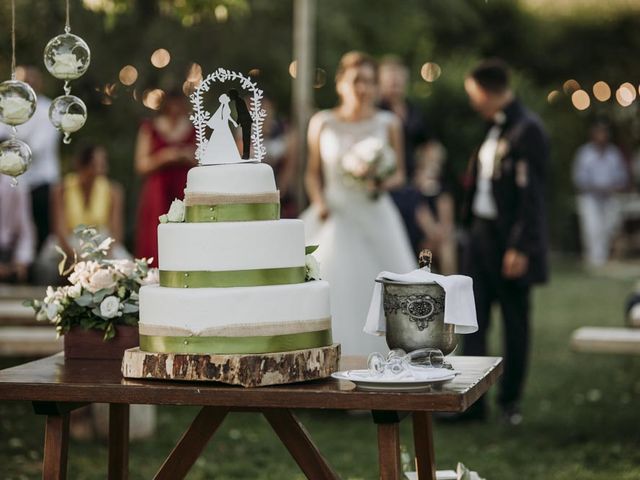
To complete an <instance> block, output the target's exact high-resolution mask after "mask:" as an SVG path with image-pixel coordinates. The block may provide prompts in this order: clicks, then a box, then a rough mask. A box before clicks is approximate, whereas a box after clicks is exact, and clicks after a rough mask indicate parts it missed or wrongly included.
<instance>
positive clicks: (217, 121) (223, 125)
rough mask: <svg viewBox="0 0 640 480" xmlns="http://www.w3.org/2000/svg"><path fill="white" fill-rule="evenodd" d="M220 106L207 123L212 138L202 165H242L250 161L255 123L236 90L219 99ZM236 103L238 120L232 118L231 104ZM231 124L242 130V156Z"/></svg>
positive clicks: (202, 159) (231, 90)
mask: <svg viewBox="0 0 640 480" xmlns="http://www.w3.org/2000/svg"><path fill="white" fill-rule="evenodd" d="M218 101H219V102H220V106H219V107H218V109H217V110H216V111H215V112H214V113H213V115H211V117H210V118H209V120H208V121H207V127H209V128H211V129H212V130H213V131H212V132H211V136H210V137H209V140H208V142H207V145H206V148H205V151H204V155H203V158H201V159H200V161H201V163H202V164H205V165H207V164H219V163H240V162H243V161H244V162H246V161H250V160H249V159H250V154H251V124H252V123H253V121H252V119H251V115H250V114H249V109H248V108H247V104H246V103H245V101H244V99H243V98H242V97H241V96H240V94H239V93H238V91H237V90H236V89H234V88H232V89H230V90H229V91H228V92H227V93H223V94H222V95H220V96H219V97H218ZM232 101H233V102H234V105H235V108H236V118H235V119H234V118H233V117H232V116H231V107H230V105H229V104H230V103H231V102H232ZM229 122H231V124H233V126H234V127H236V128H237V127H238V126H240V128H241V129H242V156H240V151H239V150H238V147H237V145H236V140H235V138H234V135H233V132H232V131H231V128H230V127H229Z"/></svg>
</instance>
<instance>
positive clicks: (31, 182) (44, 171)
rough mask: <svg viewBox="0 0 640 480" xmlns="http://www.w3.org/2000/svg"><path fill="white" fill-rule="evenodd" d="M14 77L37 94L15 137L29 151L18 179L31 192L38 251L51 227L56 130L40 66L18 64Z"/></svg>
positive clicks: (1, 129) (5, 133)
mask: <svg viewBox="0 0 640 480" xmlns="http://www.w3.org/2000/svg"><path fill="white" fill-rule="evenodd" d="M16 78H17V79H18V80H22V81H25V82H27V83H28V84H29V85H31V87H32V88H33V89H34V90H35V92H36V94H37V97H38V101H37V105H36V111H35V113H34V114H33V117H31V118H30V119H29V120H28V121H27V122H26V123H24V124H23V125H20V126H18V134H17V138H19V139H20V140H23V141H25V142H26V143H27V144H28V145H29V147H30V148H31V153H32V163H31V166H30V167H29V170H27V171H26V172H25V173H23V174H22V175H21V176H20V183H21V184H22V185H24V187H25V188H26V189H27V190H28V191H29V193H30V196H31V202H30V203H31V209H32V215H33V220H34V223H35V226H36V251H38V250H40V248H41V247H42V244H43V243H44V241H45V239H46V238H47V237H48V236H49V234H50V233H51V231H52V225H51V214H50V209H49V198H50V195H51V189H52V188H53V186H54V185H55V184H57V183H58V182H59V181H60V158H59V149H60V132H58V130H56V129H55V128H54V126H53V125H51V122H50V121H49V107H50V106H51V100H50V99H49V98H48V97H46V96H45V95H44V94H43V93H42V73H41V72H40V70H38V69H37V68H36V67H32V66H26V67H18V68H17V69H16ZM10 134H11V130H10V127H8V126H6V125H4V124H0V138H8V137H9V136H10Z"/></svg>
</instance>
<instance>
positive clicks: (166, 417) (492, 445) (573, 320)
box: [0, 262, 640, 480]
mask: <svg viewBox="0 0 640 480" xmlns="http://www.w3.org/2000/svg"><path fill="white" fill-rule="evenodd" d="M633 283H634V282H633V279H628V280H622V279H611V278H604V277H594V276H587V275H586V274H584V273H582V272H581V271H580V270H579V269H578V268H577V267H576V266H575V265H573V264H572V263H570V262H561V263H559V264H558V263H556V266H555V268H554V275H553V281H552V283H550V284H549V285H548V286H545V287H542V288H539V289H538V290H537V291H536V292H535V295H534V314H533V317H534V321H533V329H534V339H533V357H532V362H531V370H530V376H529V382H528V388H527V392H526V399H525V402H524V405H523V407H524V414H525V422H524V424H523V425H521V426H520V427H518V428H508V427H505V426H503V425H501V424H500V423H499V422H498V418H497V413H496V412H494V417H493V418H492V420H491V421H489V422H487V423H483V424H470V425H447V424H441V423H437V424H436V429H435V442H436V457H437V461H438V468H454V467H455V464H456V462H457V461H463V462H464V463H466V464H467V465H468V466H470V467H472V468H473V469H476V470H478V471H479V472H480V473H481V474H483V475H484V476H485V477H487V479H489V480H501V479H503V480H517V479H525V480H529V479H541V480H542V479H545V480H546V479H553V480H575V479H579V480H596V479H598V480H614V479H615V480H632V479H640V358H626V357H615V356H606V355H598V356H588V355H585V354H576V353H572V352H570V351H569V350H568V341H569V336H570V334H571V332H572V331H573V330H574V329H575V328H577V327H579V326H583V325H611V326H617V325H622V323H623V305H624V300H625V297H626V295H627V294H628V292H629V291H630V289H631V288H632V285H633ZM492 335H493V341H494V345H495V346H496V348H494V352H495V354H499V349H498V348H497V346H498V344H499V338H500V328H499V322H495V326H494V330H493V332H492ZM13 363H15V361H14V362H13ZM3 366H8V363H7V362H4V364H3ZM492 393H493V392H492ZM195 413H196V410H195V409H193V408H187V407H162V408H160V409H159V419H158V422H159V424H158V433H157V435H156V436H154V438H153V439H151V440H149V441H145V442H137V443H133V444H132V446H131V454H130V470H131V477H130V478H132V479H148V478H152V477H153V474H154V473H155V471H156V470H157V468H158V467H159V466H160V463H161V461H162V459H163V457H164V456H165V455H166V454H167V453H168V452H169V451H170V450H171V448H172V447H173V445H174V443H175V441H176V440H177V439H178V438H179V436H180V434H181V433H182V432H183V430H184V429H185V428H186V426H187V425H188V424H189V422H190V421H191V419H192V418H193V416H194V415H195ZM299 417H300V419H301V420H302V422H303V423H304V424H305V425H306V427H307V428H308V430H309V431H310V433H311V434H312V436H313V438H314V439H315V441H316V443H317V445H318V446H319V448H320V450H321V451H322V452H323V453H324V454H325V455H326V457H327V458H328V459H329V461H330V462H331V463H332V465H333V466H334V468H335V469H336V470H337V472H338V473H339V474H340V475H341V476H342V477H343V478H345V479H374V478H376V477H377V457H376V431H375V427H374V425H373V422H371V420H370V419H369V418H368V417H367V416H350V415H346V414H343V413H339V412H313V413H310V412H300V414H299ZM43 433H44V425H43V419H42V418H39V417H36V416H35V415H33V414H32V411H31V408H30V405H29V404H27V403H17V402H12V403H7V402H5V403H0V465H1V466H0V478H2V479H36V478H40V475H41V472H40V468H41V463H40V462H41V460H42V441H43ZM402 437H403V443H404V444H405V445H406V446H407V447H408V448H409V450H411V429H410V425H409V423H408V422H406V423H404V424H403V425H402ZM106 459H107V450H106V447H105V445H104V444H103V443H100V442H95V443H88V444H82V443H78V442H72V444H71V448H70V464H69V478H70V479H74V480H76V479H77V480H81V479H103V478H106ZM188 478H189V479H194V480H195V479H211V478H215V479H221V480H222V479H256V480H257V479H269V480H271V479H274V480H280V479H283V480H284V479H302V478H304V477H303V475H302V474H301V473H300V472H299V470H298V468H297V466H296V464H295V463H294V462H293V460H291V458H290V457H289V455H288V453H287V452H286V450H285V449H284V447H282V446H281V445H280V443H279V441H278V440H277V437H276V436H275V434H274V433H273V432H272V431H271V430H270V427H269V426H268V424H267V423H266V421H265V420H263V419H262V418H261V417H260V416H258V415H254V414H233V415H231V416H230V417H229V418H228V419H227V420H226V421H225V423H224V424H223V426H222V428H221V429H220V430H219V431H218V433H217V434H216V436H214V438H213V440H212V441H211V443H210V444H209V445H208V446H207V449H206V451H205V453H204V455H203V456H202V457H201V458H200V460H199V461H198V462H197V463H196V465H195V466H194V468H193V469H192V471H191V473H190V475H189V476H188Z"/></svg>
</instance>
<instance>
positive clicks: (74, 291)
mask: <svg viewBox="0 0 640 480" xmlns="http://www.w3.org/2000/svg"><path fill="white" fill-rule="evenodd" d="M74 234H75V235H76V236H77V237H78V240H79V244H80V248H79V250H80V252H79V253H78V252H75V251H74V258H73V261H72V262H71V264H70V265H69V266H68V267H67V268H65V267H66V264H67V260H68V257H67V255H66V254H65V253H64V252H63V251H62V249H59V248H58V250H59V252H60V253H61V255H62V257H63V258H62V261H61V262H60V264H59V266H58V269H59V271H60V275H63V276H68V280H69V285H64V286H61V287H57V288H53V287H51V286H49V287H47V292H46V296H45V298H44V299H43V300H37V299H36V300H30V301H28V302H26V303H25V304H26V305H28V306H31V307H33V309H34V310H35V311H36V318H37V319H38V320H42V321H50V322H52V323H54V324H55V326H56V331H57V333H58V336H60V335H64V340H65V342H64V343H65V357H67V358H121V357H122V353H123V352H124V350H126V349H127V348H132V347H135V346H137V345H138V319H139V315H138V309H139V303H138V302H139V297H138V291H139V290H140V287H141V286H142V285H148V284H152V283H158V271H157V269H153V268H150V267H149V264H150V262H151V259H149V260H148V259H145V258H143V259H135V260H128V259H123V260H112V259H109V258H108V253H109V248H110V247H111V244H112V243H113V242H114V240H113V239H112V238H109V237H105V236H104V235H101V234H100V233H98V231H97V230H96V229H95V228H90V227H85V226H80V227H78V228H77V229H76V230H74Z"/></svg>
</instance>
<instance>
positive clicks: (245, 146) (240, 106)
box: [229, 88, 251, 160]
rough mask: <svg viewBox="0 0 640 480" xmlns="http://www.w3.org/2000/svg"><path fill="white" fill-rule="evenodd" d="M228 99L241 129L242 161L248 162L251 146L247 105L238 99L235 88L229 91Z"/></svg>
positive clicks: (249, 118)
mask: <svg viewBox="0 0 640 480" xmlns="http://www.w3.org/2000/svg"><path fill="white" fill-rule="evenodd" d="M229 98H231V100H232V101H233V103H234V104H235V106H236V112H237V118H236V121H237V122H238V123H239V124H240V127H241V128H242V159H243V160H248V159H249V154H250V145H251V115H249V110H248V109H247V104H246V103H245V102H244V100H243V99H242V98H241V97H240V95H239V94H238V91H237V90H236V89H235V88H232V89H231V90H229Z"/></svg>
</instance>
